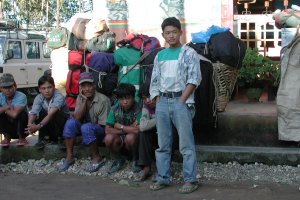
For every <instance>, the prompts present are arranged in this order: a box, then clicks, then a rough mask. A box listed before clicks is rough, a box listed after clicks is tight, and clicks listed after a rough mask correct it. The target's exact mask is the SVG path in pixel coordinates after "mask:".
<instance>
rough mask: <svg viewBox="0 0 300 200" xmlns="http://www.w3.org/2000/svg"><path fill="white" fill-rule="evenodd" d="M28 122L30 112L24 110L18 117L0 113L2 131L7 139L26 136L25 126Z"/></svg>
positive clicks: (0, 128)
mask: <svg viewBox="0 0 300 200" xmlns="http://www.w3.org/2000/svg"><path fill="white" fill-rule="evenodd" d="M27 123H28V114H27V112H25V111H22V112H21V113H20V114H19V115H18V116H17V118H16V119H13V118H10V117H9V116H7V115H6V114H5V113H2V114H0V133H3V134H4V137H5V138H7V139H18V138H26V137H27V134H26V133H25V128H26V127H27Z"/></svg>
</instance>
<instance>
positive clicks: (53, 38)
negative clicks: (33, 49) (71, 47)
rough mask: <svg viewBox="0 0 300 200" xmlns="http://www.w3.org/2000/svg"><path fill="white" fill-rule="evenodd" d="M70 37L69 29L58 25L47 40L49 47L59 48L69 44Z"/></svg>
mask: <svg viewBox="0 0 300 200" xmlns="http://www.w3.org/2000/svg"><path fill="white" fill-rule="evenodd" d="M68 37H69V31H68V29H67V28H65V27H58V28H55V29H53V30H52V31H51V32H50V34H49V39H48V41H47V44H48V47H49V48H51V49H57V48H59V47H63V46H65V45H66V44H67V42H68Z"/></svg>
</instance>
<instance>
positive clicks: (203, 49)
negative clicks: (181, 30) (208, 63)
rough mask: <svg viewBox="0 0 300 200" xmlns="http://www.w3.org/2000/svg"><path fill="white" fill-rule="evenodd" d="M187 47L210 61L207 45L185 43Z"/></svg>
mask: <svg viewBox="0 0 300 200" xmlns="http://www.w3.org/2000/svg"><path fill="white" fill-rule="evenodd" d="M187 45H188V46H190V47H192V48H193V49H194V50H195V51H196V52H197V53H198V54H200V55H202V56H204V57H205V58H207V59H209V60H210V59H211V55H210V52H209V47H208V43H193V42H189V43H187Z"/></svg>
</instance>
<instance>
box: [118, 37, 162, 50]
mask: <svg viewBox="0 0 300 200" xmlns="http://www.w3.org/2000/svg"><path fill="white" fill-rule="evenodd" d="M117 46H118V47H124V46H127V47H132V48H135V49H137V50H139V51H141V53H142V54H143V53H144V51H151V50H153V49H156V48H159V47H161V46H160V43H159V40H158V39H157V38H156V37H149V36H148V35H143V34H134V33H131V34H128V35H127V36H126V37H125V38H124V39H123V40H121V41H119V42H118V43H117Z"/></svg>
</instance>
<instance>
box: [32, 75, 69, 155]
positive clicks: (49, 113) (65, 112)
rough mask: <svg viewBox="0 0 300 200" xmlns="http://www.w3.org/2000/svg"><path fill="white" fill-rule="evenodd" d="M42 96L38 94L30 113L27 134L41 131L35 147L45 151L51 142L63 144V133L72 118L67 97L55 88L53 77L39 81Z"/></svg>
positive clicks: (45, 77) (44, 77)
mask: <svg viewBox="0 0 300 200" xmlns="http://www.w3.org/2000/svg"><path fill="white" fill-rule="evenodd" d="M38 87H39V91H40V94H38V95H37V96H36V97H35V99H34V101H33V105H32V109H31V111H30V112H29V119H28V124H27V129H26V130H27V132H28V133H29V134H33V133H35V132H37V131H39V140H38V142H37V143H36V145H35V147H36V148H37V149H43V148H44V147H45V145H46V143H47V141H46V137H49V140H50V142H54V143H57V142H59V143H62V132H63V128H64V125H65V122H66V121H67V119H68V118H69V116H70V113H69V109H68V108H67V105H66V101H65V97H64V96H63V95H62V93H61V92H60V91H59V90H57V89H56V88H55V84H54V80H53V78H52V77H51V76H46V75H44V76H42V77H41V78H40V79H39V80H38Z"/></svg>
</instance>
